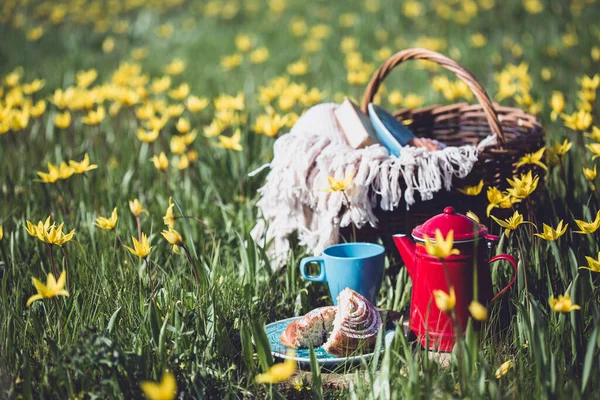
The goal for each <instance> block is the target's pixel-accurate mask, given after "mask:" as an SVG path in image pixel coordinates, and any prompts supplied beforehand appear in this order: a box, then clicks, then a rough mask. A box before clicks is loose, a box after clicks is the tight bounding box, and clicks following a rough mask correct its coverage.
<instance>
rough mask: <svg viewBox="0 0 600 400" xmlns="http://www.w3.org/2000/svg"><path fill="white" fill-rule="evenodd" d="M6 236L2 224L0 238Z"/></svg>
mask: <svg viewBox="0 0 600 400" xmlns="http://www.w3.org/2000/svg"><path fill="white" fill-rule="evenodd" d="M3 237H4V229H2V225H0V240H2V238H3Z"/></svg>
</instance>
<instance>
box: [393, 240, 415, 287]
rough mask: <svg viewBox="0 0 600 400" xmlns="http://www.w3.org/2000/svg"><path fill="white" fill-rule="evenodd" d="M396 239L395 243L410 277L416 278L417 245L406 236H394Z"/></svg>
mask: <svg viewBox="0 0 600 400" xmlns="http://www.w3.org/2000/svg"><path fill="white" fill-rule="evenodd" d="M392 238H393V239H394V243H395V244H396V247H397V248H398V252H399V253H400V256H401V257H402V260H403V261H404V265H406V269H407V270H408V275H410V277H411V278H412V277H414V273H415V272H416V271H415V270H414V268H415V250H416V247H417V245H416V244H415V242H413V241H412V240H411V239H410V238H409V237H408V236H406V235H404V234H396V235H394V236H392Z"/></svg>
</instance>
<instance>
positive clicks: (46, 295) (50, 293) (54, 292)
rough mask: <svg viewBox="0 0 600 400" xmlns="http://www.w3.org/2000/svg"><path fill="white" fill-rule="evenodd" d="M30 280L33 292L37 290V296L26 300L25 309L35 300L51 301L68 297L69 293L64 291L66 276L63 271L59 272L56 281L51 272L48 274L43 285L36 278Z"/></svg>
mask: <svg viewBox="0 0 600 400" xmlns="http://www.w3.org/2000/svg"><path fill="white" fill-rule="evenodd" d="M31 280H32V281H33V286H35V290H37V294H34V295H33V296H31V297H30V298H29V299H28V300H27V303H26V306H27V307H29V306H30V305H31V304H32V303H33V302H35V301H37V300H42V299H51V298H53V297H56V296H66V297H69V292H67V291H66V290H65V284H66V282H67V274H66V273H65V271H62V272H61V274H60V276H59V278H58V281H57V280H56V278H55V277H54V274H53V273H52V272H49V273H48V276H47V278H46V284H45V285H44V284H43V283H42V282H40V281H39V280H37V279H36V278H31Z"/></svg>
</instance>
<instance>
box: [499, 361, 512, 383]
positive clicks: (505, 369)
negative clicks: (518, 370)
mask: <svg viewBox="0 0 600 400" xmlns="http://www.w3.org/2000/svg"><path fill="white" fill-rule="evenodd" d="M514 366H515V364H514V363H513V362H512V361H511V360H508V361H506V362H504V363H502V365H501V366H500V367H499V368H498V369H497V370H496V373H495V374H494V375H495V376H496V379H500V378H502V377H503V376H504V375H506V374H507V373H508V371H510V370H511V369H512V368H513V367H514Z"/></svg>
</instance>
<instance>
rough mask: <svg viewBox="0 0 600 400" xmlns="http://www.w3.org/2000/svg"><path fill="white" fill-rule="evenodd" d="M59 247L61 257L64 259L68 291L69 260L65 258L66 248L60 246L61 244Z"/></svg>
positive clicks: (69, 282) (69, 278)
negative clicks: (61, 252)
mask: <svg viewBox="0 0 600 400" xmlns="http://www.w3.org/2000/svg"><path fill="white" fill-rule="evenodd" d="M61 249H62V251H63V259H64V260H65V271H66V272H67V292H68V291H69V289H70V288H71V277H70V275H69V260H68V258H67V250H65V248H64V247H62V246H61Z"/></svg>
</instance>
